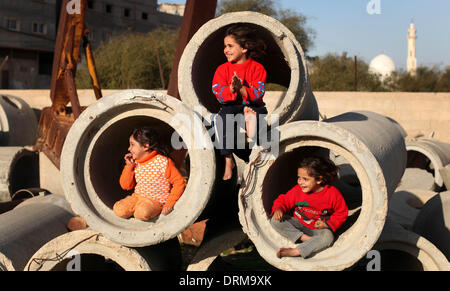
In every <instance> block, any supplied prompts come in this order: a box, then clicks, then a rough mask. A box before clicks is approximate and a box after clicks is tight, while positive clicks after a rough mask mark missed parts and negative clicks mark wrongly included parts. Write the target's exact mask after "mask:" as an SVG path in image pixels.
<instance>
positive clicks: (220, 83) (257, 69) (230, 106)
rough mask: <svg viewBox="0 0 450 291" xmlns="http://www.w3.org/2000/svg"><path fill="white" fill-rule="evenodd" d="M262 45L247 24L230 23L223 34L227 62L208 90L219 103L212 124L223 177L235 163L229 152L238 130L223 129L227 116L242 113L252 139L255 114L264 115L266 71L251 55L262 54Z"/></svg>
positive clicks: (257, 56) (255, 119) (256, 116)
mask: <svg viewBox="0 0 450 291" xmlns="http://www.w3.org/2000/svg"><path fill="white" fill-rule="evenodd" d="M265 48H266V45H265V44H264V42H263V41H262V40H261V39H259V38H258V37H257V36H256V34H255V31H254V30H252V29H251V28H250V27H248V26H245V25H241V24H239V25H233V26H231V27H229V28H228V29H227V31H226V33H225V38H224V54H225V57H226V58H227V62H226V63H224V64H222V65H220V66H219V67H218V68H217V70H216V72H215V74H214V78H213V82H212V91H213V93H214V95H215V96H216V98H217V101H218V102H219V103H220V104H222V108H221V109H220V111H219V113H218V114H217V115H216V117H215V119H214V123H215V127H216V134H217V136H218V137H219V140H220V141H221V144H222V148H221V149H220V153H221V155H223V156H225V171H224V175H223V180H228V179H231V177H232V175H233V172H232V171H233V168H234V166H235V165H234V162H233V158H232V153H233V150H234V149H235V146H236V139H237V137H236V135H237V133H238V132H239V130H236V128H235V127H236V125H235V124H234V123H233V128H229V127H228V131H227V119H228V118H230V117H233V118H235V120H236V121H238V118H239V115H241V116H242V115H243V120H245V130H246V133H247V136H248V137H250V138H253V137H254V136H255V135H257V133H258V127H260V126H259V124H258V120H259V114H267V109H266V106H265V104H264V102H263V96H264V93H265V87H266V76H267V72H266V70H265V69H264V67H263V65H261V64H260V63H259V62H257V61H255V58H257V59H259V58H261V57H263V55H264V51H265ZM219 118H220V120H219V121H218V119H219ZM241 120H242V119H241ZM236 123H239V122H236ZM238 126H239V124H238ZM227 139H228V140H229V142H228V143H229V144H228V145H227ZM231 140H232V142H230V141H231ZM256 141H257V142H258V136H256ZM230 144H232V145H230Z"/></svg>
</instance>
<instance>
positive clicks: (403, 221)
mask: <svg viewBox="0 0 450 291" xmlns="http://www.w3.org/2000/svg"><path fill="white" fill-rule="evenodd" d="M436 194H437V193H436V192H433V191H431V190H423V189H407V190H401V191H399V190H396V191H395V193H394V194H393V195H392V197H391V199H389V203H388V216H389V217H390V218H391V219H392V220H393V221H395V222H396V223H398V224H400V225H401V226H402V227H404V228H405V229H407V230H412V227H413V223H414V221H415V219H416V217H417V215H419V212H420V210H421V209H422V207H423V205H425V203H427V201H428V200H429V199H431V198H432V197H433V196H435V195H436Z"/></svg>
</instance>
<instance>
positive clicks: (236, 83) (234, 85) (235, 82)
mask: <svg viewBox="0 0 450 291" xmlns="http://www.w3.org/2000/svg"><path fill="white" fill-rule="evenodd" d="M241 82H242V80H241V79H240V78H239V77H238V75H237V74H236V72H234V76H233V78H231V85H230V90H231V92H233V93H234V92H236V91H239V90H240V89H241V88H242V83H241Z"/></svg>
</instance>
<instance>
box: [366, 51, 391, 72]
mask: <svg viewBox="0 0 450 291" xmlns="http://www.w3.org/2000/svg"><path fill="white" fill-rule="evenodd" d="M369 71H370V72H372V73H377V74H380V75H381V76H382V77H387V76H389V75H390V74H391V73H393V72H394V71H395V64H394V61H393V60H392V59H391V58H390V57H388V56H387V55H383V54H381V55H379V56H376V57H375V58H374V59H373V60H372V61H371V62H370V65H369Z"/></svg>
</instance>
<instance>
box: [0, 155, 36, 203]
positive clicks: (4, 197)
mask: <svg viewBox="0 0 450 291" xmlns="http://www.w3.org/2000/svg"><path fill="white" fill-rule="evenodd" d="M36 187H39V155H38V153H37V152H34V151H30V150H28V149H26V148H23V147H0V201H10V200H11V198H12V195H13V194H14V193H16V191H18V190H20V189H24V188H36Z"/></svg>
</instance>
